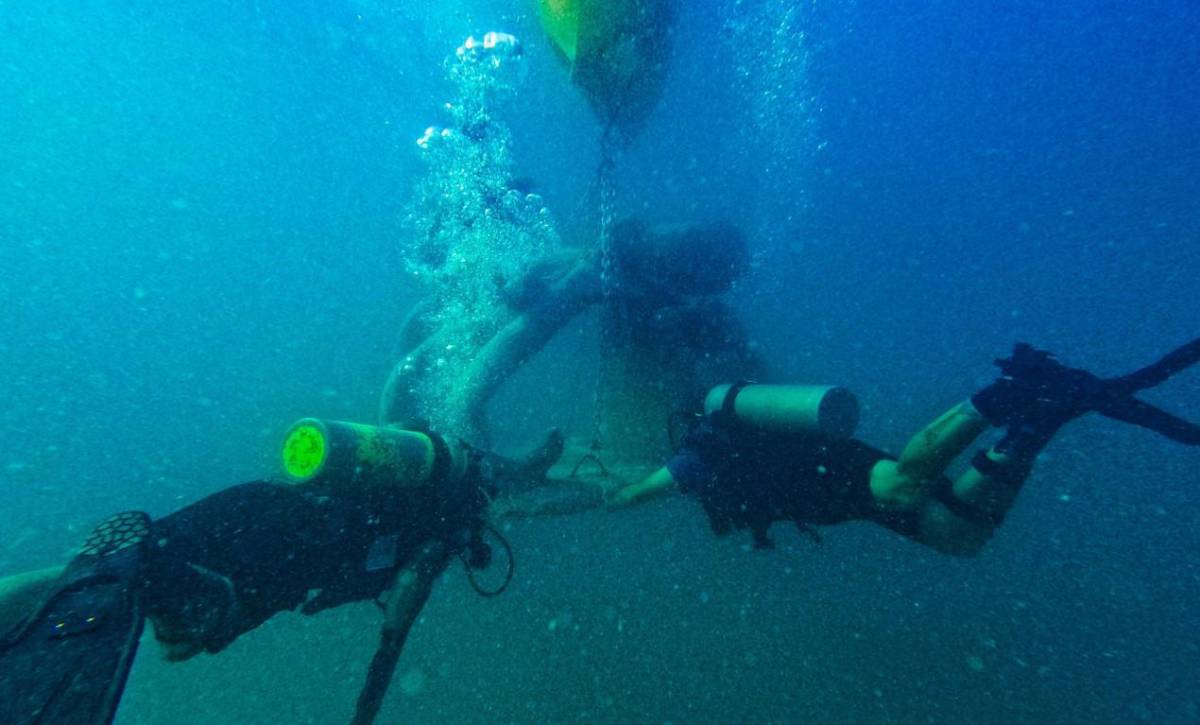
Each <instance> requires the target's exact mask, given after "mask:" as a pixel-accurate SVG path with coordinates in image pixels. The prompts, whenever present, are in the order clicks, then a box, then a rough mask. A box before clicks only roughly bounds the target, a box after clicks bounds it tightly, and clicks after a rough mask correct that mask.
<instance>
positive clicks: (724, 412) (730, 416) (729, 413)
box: [713, 380, 754, 428]
mask: <svg viewBox="0 0 1200 725" xmlns="http://www.w3.org/2000/svg"><path fill="white" fill-rule="evenodd" d="M753 384H754V381H752V380H739V381H737V382H736V383H734V384H733V385H730V386H729V390H726V391H725V395H724V397H722V398H721V407H720V409H719V410H717V412H716V413H715V414H714V415H713V418H714V419H715V421H716V422H717V423H718V424H719V425H722V426H724V427H726V428H732V427H733V426H735V425H736V424H737V416H736V415H735V414H734V404H735V403H736V402H737V396H738V393H740V392H742V388H745V387H746V386H747V385H753Z"/></svg>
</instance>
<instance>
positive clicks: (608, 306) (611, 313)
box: [592, 127, 618, 450]
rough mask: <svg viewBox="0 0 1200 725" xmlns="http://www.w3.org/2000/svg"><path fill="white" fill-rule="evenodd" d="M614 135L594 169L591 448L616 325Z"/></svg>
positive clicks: (602, 427) (600, 425)
mask: <svg viewBox="0 0 1200 725" xmlns="http://www.w3.org/2000/svg"><path fill="white" fill-rule="evenodd" d="M617 151H618V145H617V137H616V134H615V133H613V132H612V130H611V127H609V128H608V129H605V131H604V135H603V136H601V137H600V165H599V166H598V167H597V168H596V186H597V187H598V188H597V191H598V192H599V197H600V228H599V232H598V239H597V245H598V247H599V250H600V294H601V308H600V366H599V371H598V373H597V375H596V384H595V387H594V388H593V389H592V449H593V450H598V449H600V448H603V447H604V439H605V437H606V435H605V434H606V433H607V431H606V422H607V421H606V420H605V417H604V386H605V385H607V384H608V382H609V379H610V378H611V377H612V371H611V370H610V367H611V365H610V362H609V360H610V359H611V357H612V352H613V347H614V340H613V335H614V332H615V328H616V326H617V323H618V320H617V319H616V316H617V310H616V303H615V300H614V297H615V294H614V292H615V288H616V280H615V279H614V274H613V254H612V225H613V220H614V218H615V217H616V208H617V187H616V180H615V175H614V172H615V170H616V166H617Z"/></svg>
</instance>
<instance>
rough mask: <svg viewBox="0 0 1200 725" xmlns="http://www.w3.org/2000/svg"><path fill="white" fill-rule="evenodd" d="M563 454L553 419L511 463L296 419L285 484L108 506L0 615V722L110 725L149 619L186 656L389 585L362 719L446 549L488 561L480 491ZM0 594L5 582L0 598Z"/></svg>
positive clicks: (540, 471) (532, 474)
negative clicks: (76, 544)
mask: <svg viewBox="0 0 1200 725" xmlns="http://www.w3.org/2000/svg"><path fill="white" fill-rule="evenodd" d="M561 452H562V438H561V435H560V434H559V433H558V432H557V431H552V432H551V434H550V437H549V439H548V440H547V442H546V444H545V445H544V446H543V447H542V448H540V449H539V450H538V451H536V452H535V453H534V454H533V455H531V456H530V457H528V458H527V459H525V460H523V461H510V460H507V459H503V458H500V457H498V456H494V455H492V454H486V453H484V452H482V451H478V450H475V449H472V448H470V447H469V446H467V445H466V444H463V443H461V442H460V441H453V440H448V439H444V438H442V437H441V436H438V435H436V434H433V433H429V432H427V431H422V432H417V431H406V430H401V429H391V428H372V427H370V426H359V425H355V424H346V423H337V422H327V421H315V420H311V419H306V420H304V421H301V422H300V423H298V424H297V425H296V426H294V427H293V432H292V433H291V434H290V435H289V438H288V443H287V444H285V455H284V459H285V471H286V472H287V474H288V480H287V481H286V482H285V481H256V482H251V483H244V484H241V485H237V486H233V487H230V488H228V489H225V490H223V491H220V492H218V493H216V494H213V495H211V496H208V497H206V498H204V499H201V500H200V501H197V502H196V503H193V504H191V505H189V506H186V507H184V508H182V509H180V510H179V511H176V512H175V513H172V514H170V515H167V516H164V517H162V518H161V519H157V520H151V519H150V517H149V516H148V515H146V514H144V513H142V512H136V511H135V512H126V513H123V514H118V515H116V516H114V517H112V518H110V519H108V520H106V521H105V522H103V523H102V524H100V525H99V526H98V527H97V528H96V530H95V531H94V532H93V534H92V536H91V537H90V538H89V540H88V542H87V543H86V544H85V545H84V547H83V550H82V551H81V553H80V554H79V555H78V556H76V557H75V558H74V559H73V560H72V561H71V562H70V563H69V564H68V565H67V567H66V568H65V569H64V570H61V573H59V571H58V570H54V571H53V572H51V574H50V575H49V576H47V577H46V578H45V581H43V582H41V583H40V584H37V586H40V587H41V588H42V589H43V592H42V593H41V603H40V604H39V605H37V606H36V607H34V609H33V611H32V612H31V613H29V614H28V616H25V617H24V619H23V620H22V621H21V622H19V623H18V624H17V625H16V626H14V627H12V628H11V629H9V631H8V632H7V634H5V633H4V632H3V627H0V703H2V708H3V710H2V712H3V714H2V715H0V719H2V720H3V721H4V722H5V723H44V722H46V723H48V722H54V723H60V722H61V723H106V722H109V721H110V720H111V718H112V717H113V715H114V713H115V711H116V708H117V705H118V702H119V699H120V695H121V691H122V689H123V687H124V682H125V678H126V676H127V675H128V671H129V667H130V666H131V664H132V660H133V656H134V654H135V652H136V647H137V643H138V639H139V637H140V635H141V632H142V626H143V622H144V620H146V619H149V620H150V622H151V624H152V626H153V629H154V633H155V636H156V637H157V638H158V639H159V641H160V642H161V643H162V644H163V645H164V647H165V649H166V654H167V657H168V659H171V660H181V659H186V658H188V657H191V656H193V655H195V654H197V653H199V652H201V651H207V652H212V653H215V652H220V651H221V650H223V649H224V648H225V647H227V646H228V645H229V644H230V643H231V642H233V641H234V640H235V639H236V638H237V637H239V636H241V635H242V634H245V633H246V632H249V631H250V630H252V629H254V628H255V627H257V626H259V625H260V624H262V623H263V622H265V621H266V620H267V619H269V618H270V617H272V616H274V615H275V614H277V613H279V612H282V611H284V610H292V609H296V608H297V607H299V608H300V611H302V612H303V613H305V614H313V613H316V612H319V611H322V610H324V609H327V608H330V607H335V606H339V605H341V604H345V603H347V602H352V601H362V600H370V599H375V600H376V601H379V600H380V597H382V596H383V595H385V594H386V595H387V599H386V602H380V605H381V607H382V608H383V610H384V623H383V629H382V632H381V637H380V645H379V649H378V650H377V652H376V654H375V657H374V659H373V661H372V663H371V667H370V670H369V672H368V678H367V683H366V685H365V687H364V689H363V691H362V694H361V695H360V697H359V701H358V707H357V711H356V715H355V719H354V722H356V723H369V722H371V721H372V720H373V719H374V716H375V714H376V712H377V710H378V708H379V706H380V704H381V703H382V699H383V695H384V693H385V692H386V689H387V685H388V683H389V682H390V680H391V674H392V671H393V669H394V667H395V665H396V662H397V659H398V658H399V654H400V649H401V647H402V646H403V643H404V639H405V637H406V636H407V633H408V630H409V628H410V627H411V625H412V623H413V622H414V621H415V619H416V617H417V615H418V614H419V612H420V610H421V607H422V606H423V604H424V603H425V601H426V600H427V598H428V597H429V594H430V592H431V589H432V586H433V583H434V581H435V580H436V579H437V577H438V576H439V575H440V574H441V572H442V571H444V570H445V569H446V567H447V566H448V565H449V564H450V563H451V561H452V560H453V558H455V557H456V556H457V557H459V558H461V559H462V560H463V562H464V564H466V565H467V566H468V572H469V571H470V569H471V568H482V567H486V566H488V564H489V561H490V559H491V549H490V547H489V545H488V544H487V543H485V541H484V532H485V530H487V529H488V526H487V523H486V516H487V512H486V509H487V506H488V503H489V500H490V497H491V496H493V495H495V493H496V492H497V490H506V489H508V488H511V487H520V486H524V485H528V482H529V481H531V480H535V479H536V480H544V478H545V473H546V471H547V470H548V469H549V468H550V466H551V465H552V464H553V463H554V462H555V461H556V460H557V459H558V457H559V455H560V454H561ZM493 533H494V532H493ZM501 541H503V540H502V539H501ZM506 546H507V545H506ZM509 564H510V568H509V571H508V576H511V574H512V569H511V558H510V559H509ZM0 583H2V582H0ZM472 583H473V584H474V579H473V578H472ZM505 584H507V579H506V580H505ZM502 588H503V586H502V587H501V589H502ZM9 593H10V592H6V591H4V588H3V587H2V586H0V599H2V598H3V597H4V596H5V595H6V594H9ZM481 593H485V594H491V593H498V592H484V591H482V590H481ZM3 624H4V625H5V626H7V624H8V623H3Z"/></svg>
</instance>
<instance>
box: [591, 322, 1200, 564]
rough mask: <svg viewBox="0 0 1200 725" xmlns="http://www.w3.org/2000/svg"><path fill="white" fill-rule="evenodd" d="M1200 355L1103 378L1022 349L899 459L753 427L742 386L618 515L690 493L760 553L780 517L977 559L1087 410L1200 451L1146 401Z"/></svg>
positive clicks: (1195, 345)
mask: <svg viewBox="0 0 1200 725" xmlns="http://www.w3.org/2000/svg"><path fill="white" fill-rule="evenodd" d="M1197 361H1200V340H1194V341H1192V342H1190V343H1188V344H1186V345H1184V346H1182V347H1180V348H1178V349H1176V350H1175V351H1173V352H1171V353H1170V354H1168V355H1166V356H1165V357H1163V358H1162V359H1160V360H1159V361H1158V362H1156V363H1154V364H1152V365H1149V366H1147V367H1145V368H1142V369H1140V370H1138V371H1135V372H1133V373H1131V374H1129V375H1124V376H1121V377H1116V378H1099V377H1097V376H1095V375H1093V374H1091V373H1089V372H1087V371H1085V370H1080V369H1076V368H1070V367H1067V366H1065V365H1063V364H1061V363H1060V362H1058V361H1057V360H1056V359H1055V358H1054V356H1053V355H1051V354H1049V353H1047V352H1045V351H1042V350H1037V349H1034V348H1032V347H1030V346H1029V345H1025V344H1019V345H1017V346H1016V347H1015V348H1014V350H1013V354H1012V356H1011V357H1008V358H1005V359H1002V360H997V361H996V363H997V365H998V366H999V367H1000V369H1001V376H1000V377H999V379H997V380H996V381H995V382H994V383H992V384H991V385H988V386H987V387H986V388H984V389H983V390H981V391H979V392H978V393H976V394H975V395H974V396H972V397H971V398H970V399H969V400H967V401H964V402H962V403H960V404H959V405H957V406H955V407H954V408H952V409H951V410H949V411H948V412H946V413H945V414H943V415H942V416H941V417H939V418H938V419H937V420H935V421H934V422H933V423H931V424H930V425H929V426H927V427H926V428H925V429H924V430H922V431H921V432H919V433H918V434H917V435H916V436H914V437H913V438H912V439H911V440H910V441H909V443H908V444H907V446H905V449H904V451H903V453H901V455H900V457H899V458H895V457H893V456H890V455H888V454H887V453H885V452H883V451H881V450H879V449H877V448H874V447H872V446H870V445H868V444H866V443H863V442H861V441H858V440H855V439H852V438H837V437H834V436H828V435H823V434H820V433H815V432H814V433H806V434H801V435H797V434H785V433H780V432H770V431H767V430H763V429H761V428H758V427H756V426H754V425H752V424H748V423H746V422H743V421H741V420H739V418H738V416H737V415H735V410H736V398H737V395H738V393H739V389H740V388H739V386H736V385H735V386H732V387H731V388H730V389H729V392H728V393H726V394H725V398H724V401H723V403H722V404H721V405H720V406H719V409H718V410H716V411H714V412H712V413H711V414H709V415H707V416H705V417H704V418H703V419H701V420H700V422H698V423H697V424H695V425H693V426H692V428H691V430H690V431H689V433H688V435H687V437H686V439H685V440H684V443H683V445H682V447H681V448H680V449H679V451H678V453H677V454H676V456H675V457H674V458H672V459H671V460H670V461H669V462H668V463H667V465H666V466H665V467H664V468H661V469H659V470H658V471H656V472H654V473H653V474H651V475H650V476H649V477H647V478H646V479H645V480H643V481H642V482H640V483H637V484H634V485H632V486H628V487H626V488H624V489H621V490H620V491H618V492H617V493H616V494H615V495H614V496H613V497H612V499H611V501H610V507H613V508H619V507H623V506H628V505H632V504H634V503H637V502H640V501H643V500H646V499H647V498H649V497H652V496H654V495H656V494H659V493H663V492H666V491H669V490H672V489H676V488H677V489H679V490H681V491H683V492H684V493H687V494H689V495H691V496H694V497H696V498H698V499H699V500H700V502H701V504H702V505H703V506H704V510H705V512H706V513H707V515H708V518H709V521H710V523H711V524H712V528H713V530H714V532H716V533H717V534H725V533H728V532H729V531H731V530H733V529H735V528H738V529H749V530H750V531H751V532H752V533H753V535H754V541H755V544H756V546H758V547H767V546H770V545H771V542H770V539H769V538H768V536H767V529H768V528H769V527H770V525H771V524H772V523H773V522H776V521H790V522H793V523H795V524H796V525H797V526H799V527H800V528H801V530H806V531H811V529H809V526H810V525H811V524H833V523H839V522H843V521H850V520H856V519H862V520H869V521H875V522H877V523H879V524H881V525H883V526H886V527H887V528H889V529H892V530H894V531H896V532H898V533H900V534H902V535H904V536H906V537H908V538H910V539H913V540H915V541H918V542H920V543H922V544H926V545H928V546H931V547H933V548H935V549H938V550H939V551H943V552H946V553H949V554H955V555H960V556H972V555H974V554H976V553H978V552H979V550H980V549H981V548H982V547H983V545H984V544H985V543H986V542H987V540H988V539H989V538H990V537H991V536H992V534H993V533H994V531H995V529H996V527H997V526H999V525H1000V523H1001V522H1002V521H1003V520H1004V516H1005V514H1006V513H1007V512H1008V510H1009V509H1010V508H1011V506H1012V504H1013V501H1014V500H1015V499H1016V496H1017V493H1018V491H1019V490H1020V488H1021V485H1022V484H1023V483H1024V481H1025V479H1026V477H1027V476H1028V475H1029V471H1030V469H1031V468H1032V466H1033V464H1034V462H1035V459H1036V458H1037V455H1038V453H1039V452H1041V450H1042V449H1043V448H1045V446H1046V445H1047V444H1048V443H1049V442H1050V440H1051V439H1052V438H1053V437H1054V435H1055V433H1057V432H1058V430H1059V429H1060V428H1061V427H1062V426H1064V425H1066V424H1067V423H1069V422H1070V421H1072V420H1074V419H1075V418H1078V417H1079V416H1081V415H1084V414H1086V413H1090V412H1097V413H1100V414H1102V415H1105V416H1108V417H1110V418H1113V419H1116V420H1120V421H1123V422H1127V423H1132V424H1134V425H1138V426H1141V427H1144V428H1148V429H1150V430H1153V431H1155V432H1157V433H1160V434H1162V435H1164V436H1166V437H1168V438H1170V439H1172V440H1174V441H1178V442H1180V443H1183V444H1186V445H1193V446H1195V445H1200V426H1198V425H1196V424H1194V423H1191V422H1188V421H1185V420H1182V419H1180V418H1177V417H1175V416H1173V415H1171V414H1169V413H1167V412H1165V411H1162V410H1160V409H1158V408H1156V407H1154V406H1151V405H1149V404H1148V403H1145V402H1143V401H1140V400H1138V399H1137V398H1135V397H1134V395H1135V394H1136V393H1137V392H1138V391H1140V390H1144V389H1146V388H1150V387H1154V386H1156V385H1158V384H1160V383H1162V382H1164V381H1166V380H1167V379H1168V378H1170V377H1171V376H1172V375H1175V374H1176V373H1178V372H1180V371H1182V370H1184V369H1185V368H1187V367H1190V366H1191V365H1193V364H1195V363H1196V362H1197ZM992 426H996V427H1001V428H1004V429H1005V433H1004V436H1003V437H1002V438H1001V439H1000V441H999V442H998V443H996V445H994V446H992V447H991V448H990V449H985V450H980V451H979V452H978V453H977V454H976V455H975V456H974V458H973V459H972V460H971V467H970V468H969V469H968V470H967V471H966V472H965V473H964V474H963V475H962V476H960V477H959V478H958V479H956V480H954V481H951V480H950V479H949V478H947V477H946V476H945V475H944V471H945V469H946V467H947V466H948V465H949V463H950V462H951V461H952V460H953V459H954V458H956V457H957V456H958V455H959V454H961V453H962V452H963V451H964V450H965V449H966V448H967V447H968V446H969V445H970V444H971V443H972V441H974V440H975V439H976V438H977V437H978V436H979V435H981V434H982V433H984V432H985V431H986V430H987V429H988V428H990V427H992Z"/></svg>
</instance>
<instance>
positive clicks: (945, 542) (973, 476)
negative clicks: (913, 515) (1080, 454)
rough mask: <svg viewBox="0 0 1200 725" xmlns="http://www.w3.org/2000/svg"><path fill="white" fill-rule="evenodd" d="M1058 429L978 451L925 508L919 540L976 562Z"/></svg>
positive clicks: (1026, 433) (1018, 434)
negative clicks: (964, 468) (977, 555)
mask: <svg viewBox="0 0 1200 725" xmlns="http://www.w3.org/2000/svg"><path fill="white" fill-rule="evenodd" d="M1057 430H1058V427H1054V426H1047V427H1043V428H1038V429H1031V428H1024V429H1020V430H1017V431H1010V432H1009V433H1008V434H1006V435H1005V436H1004V438H1003V439H1001V440H1000V442H998V443H997V444H996V445H995V446H992V447H991V448H989V449H985V450H980V451H979V452H978V453H977V454H975V457H974V458H973V459H971V466H970V468H968V469H967V470H966V471H965V472H964V473H963V474H962V475H961V476H959V477H958V478H957V479H956V480H955V481H954V482H953V483H950V482H949V481H945V480H944V479H943V484H942V485H940V486H937V487H935V488H934V489H933V491H932V493H933V495H932V496H929V497H928V498H926V499H925V501H924V502H923V503H922V505H921V508H920V512H919V514H918V522H919V523H918V527H917V528H918V534H917V536H916V537H915V538H917V539H918V540H919V541H921V542H922V543H924V544H927V545H929V546H932V547H933V548H935V549H937V550H939V551H942V552H944V553H947V554H953V555H956V556H974V555H975V554H978V553H979V551H980V550H981V549H982V548H983V545H984V544H986V543H987V541H988V540H989V539H991V537H992V535H993V534H994V533H995V531H996V528H997V527H999V526H1000V524H1001V523H1002V522H1003V521H1004V517H1005V516H1006V515H1007V514H1008V512H1009V510H1010V509H1011V508H1012V506H1013V503H1014V502H1015V501H1016V499H1017V494H1018V493H1020V491H1021V487H1022V486H1023V485H1024V483H1025V480H1026V479H1027V478H1028V477H1029V473H1030V471H1031V470H1032V469H1033V464H1034V462H1035V461H1036V459H1037V456H1038V454H1039V453H1040V452H1041V451H1042V449H1043V448H1045V447H1046V445H1047V444H1048V443H1049V442H1050V440H1051V438H1053V437H1054V434H1055V432H1057Z"/></svg>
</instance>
